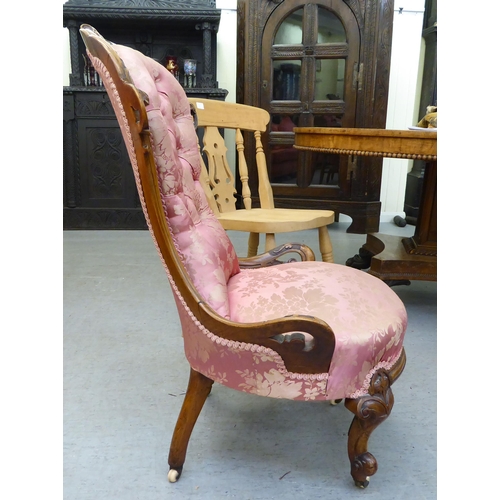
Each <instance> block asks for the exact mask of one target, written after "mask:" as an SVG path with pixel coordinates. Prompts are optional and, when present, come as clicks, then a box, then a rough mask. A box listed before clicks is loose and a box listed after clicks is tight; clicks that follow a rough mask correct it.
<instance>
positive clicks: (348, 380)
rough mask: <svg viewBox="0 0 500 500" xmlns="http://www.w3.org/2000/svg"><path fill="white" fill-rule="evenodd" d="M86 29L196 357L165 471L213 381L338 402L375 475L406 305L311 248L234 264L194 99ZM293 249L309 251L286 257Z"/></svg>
mask: <svg viewBox="0 0 500 500" xmlns="http://www.w3.org/2000/svg"><path fill="white" fill-rule="evenodd" d="M80 32H81V34H82V37H83V40H84V42H85V45H86V47H87V53H88V55H89V58H90V60H91V61H92V64H93V65H94V67H95V68H96V70H97V71H98V72H99V75H100V76H101V78H102V81H103V83H104V86H105V88H106V91H107V92H108V95H109V98H110V101H111V103H112V105H113V109H114V110H115V113H116V116H117V119H118V123H119V125H120V129H121V132H122V135H123V140H124V142H125V144H126V147H127V151H128V154H129V157H130V162H131V165H132V169H133V172H134V177H135V181H136V184H137V190H138V194H139V199H140V201H141V205H142V209H143V211H144V216H145V218H146V222H147V224H148V227H149V230H150V233H151V236H152V238H153V241H154V243H155V245H156V248H157V250H158V254H159V256H160V259H161V261H162V263H163V265H164V268H165V271H166V275H167V278H168V280H169V282H170V285H171V287H172V291H173V297H174V301H175V305H176V307H177V311H178V314H179V319H180V324H181V328H182V336H183V341H184V351H185V355H186V358H187V360H188V362H189V365H190V378H189V382H188V388H187V391H186V396H185V399H184V402H183V404H182V408H181V411H180V414H179V417H178V420H177V424H176V426H175V429H174V432H173V436H172V441H171V445H170V453H169V457H168V463H169V466H170V470H169V472H168V480H169V481H170V482H176V481H177V480H178V479H179V477H180V476H181V473H182V471H183V468H184V463H185V459H186V453H187V447H188V443H189V440H190V437H191V433H192V431H193V428H194V425H195V424H196V421H197V420H198V417H199V415H200V412H201V410H202V408H203V406H204V404H205V401H206V399H207V396H208V395H209V393H210V391H211V390H212V386H213V383H214V382H217V383H219V384H221V385H224V386H227V387H231V388H233V389H235V390H238V391H242V392H247V393H252V394H258V395H261V396H266V397H274V398H282V399H291V400H305V401H315V402H318V401H331V400H339V399H344V400H345V407H346V408H347V409H348V410H349V411H351V412H352V413H353V414H354V418H353V420H352V423H351V426H350V428H349V431H348V438H347V453H348V457H349V462H350V467H351V476H352V477H353V479H354V482H355V484H356V485H358V486H360V487H366V486H367V485H368V479H369V477H370V476H372V475H373V474H375V472H376V471H377V461H376V460H375V458H374V456H373V455H372V454H371V453H370V452H368V449H367V447H368V439H369V437H370V435H371V433H372V431H373V430H374V429H375V428H376V427H377V426H378V425H379V424H380V423H381V422H383V421H384V420H386V418H387V417H388V416H389V414H390V413H391V409H392V407H393V404H394V398H393V394H392V385H393V383H394V381H395V380H396V379H397V378H398V377H399V376H400V374H401V373H402V371H403V369H404V366H405V360H406V355H405V350H404V347H403V340H404V336H405V331H406V327H407V314H406V310H405V307H404V305H403V303H402V302H401V300H400V299H399V297H398V296H397V295H396V294H395V293H394V292H393V290H392V289H391V288H389V287H388V286H387V285H386V284H385V283H384V282H383V281H381V280H379V279H377V278H374V277H373V276H370V275H369V274H367V273H365V272H362V271H359V270H357V269H353V268H350V267H347V266H343V265H339V264H333V263H327V262H317V261H315V260H314V255H313V253H312V251H311V250H310V248H309V247H307V246H305V245H299V244H293V243H290V244H285V245H282V246H281V247H278V248H276V249H273V250H272V251H270V252H268V253H266V254H262V255H258V256H254V257H251V258H243V259H238V258H237V256H236V253H235V250H234V247H233V245H232V244H231V241H230V239H229V238H228V236H227V233H226V231H225V230H224V228H223V227H222V225H221V223H220V221H219V219H218V218H217V216H216V215H215V214H214V212H213V210H212V209H211V207H210V201H209V199H208V198H207V196H206V194H205V186H204V185H203V183H204V181H203V179H202V177H203V173H202V171H203V168H202V165H201V163H200V153H199V149H198V141H197V137H196V132H195V128H194V126H193V117H192V115H191V109H190V104H189V102H188V100H187V97H186V94H185V92H184V90H183V89H182V87H181V86H180V84H179V82H177V80H176V79H175V78H174V77H173V75H171V74H170V73H169V72H168V71H167V70H166V69H165V68H164V67H163V66H161V65H160V64H159V63H157V62H156V61H154V60H152V59H150V58H149V57H146V56H145V55H143V54H141V53H140V52H138V51H136V50H133V49H131V48H129V47H125V46H121V45H115V44H112V43H110V42H107V41H106V40H105V39H104V38H103V37H102V36H101V35H99V33H98V32H97V31H96V30H95V29H94V28H92V27H91V26H89V25H82V27H81V29H80ZM292 253H293V254H294V255H295V256H297V255H298V256H299V257H300V259H301V260H300V261H298V262H294V261H289V262H286V263H280V258H281V257H282V256H287V255H289V254H292ZM136 313H137V314H141V311H140V310H138V311H136ZM145 323H146V320H145ZM165 327H166V328H168V327H170V325H166V326H165ZM166 362H168V360H166ZM320 409H321V408H320ZM204 423H205V424H206V425H207V426H213V425H218V423H217V422H210V423H206V422H204ZM200 425H201V424H200ZM263 425H265V423H264V422H263ZM311 432H314V429H312V430H311ZM388 445H389V444H388ZM259 460H261V461H265V458H262V459H259ZM210 466H211V467H212V466H214V467H215V465H210ZM186 473H188V474H196V472H195V471H188V472H186Z"/></svg>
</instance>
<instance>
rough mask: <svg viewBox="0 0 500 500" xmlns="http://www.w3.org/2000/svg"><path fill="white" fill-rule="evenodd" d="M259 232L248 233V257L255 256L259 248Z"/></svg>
mask: <svg viewBox="0 0 500 500" xmlns="http://www.w3.org/2000/svg"><path fill="white" fill-rule="evenodd" d="M259 236H260V235H259V233H250V234H249V235H248V255H247V257H255V256H256V255H257V250H258V249H259Z"/></svg>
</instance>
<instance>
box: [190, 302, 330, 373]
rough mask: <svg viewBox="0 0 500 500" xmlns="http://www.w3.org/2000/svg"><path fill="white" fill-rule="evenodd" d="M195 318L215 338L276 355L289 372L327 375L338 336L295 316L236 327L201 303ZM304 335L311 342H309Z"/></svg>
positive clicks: (316, 322) (316, 320) (313, 320)
mask: <svg viewBox="0 0 500 500" xmlns="http://www.w3.org/2000/svg"><path fill="white" fill-rule="evenodd" d="M197 313H199V316H198V314H196V316H198V317H199V318H200V321H201V322H202V324H203V325H204V326H205V327H206V328H207V329H208V330H210V331H211V332H213V333H215V334H216V335H218V336H220V337H222V338H225V339H228V340H233V341H236V342H246V343H249V344H257V345H262V346H264V347H269V348H270V349H273V350H274V351H276V352H277V353H278V354H279V355H280V356H281V357H282V358H283V361H284V363H285V366H286V368H287V370H288V371H290V372H295V373H311V374H313V373H327V372H328V371H329V368H330V363H331V360H332V356H333V351H334V349H335V334H334V333H333V330H332V329H331V328H330V326H329V325H328V324H327V323H326V322H325V321H323V320H321V319H319V318H315V317H313V316H302V315H293V316H285V317H283V318H277V319H273V320H269V321H260V322H255V323H236V322H234V321H230V320H227V319H224V318H221V316H218V315H217V314H216V313H215V312H214V311H213V310H212V309H211V308H210V306H209V305H208V304H205V303H204V302H200V303H199V304H198V311H197ZM302 332H306V333H308V334H309V335H310V336H311V337H312V340H310V341H308V342H306V340H305V337H304V335H303V333H302Z"/></svg>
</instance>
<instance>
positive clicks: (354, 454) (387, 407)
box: [344, 351, 406, 488]
mask: <svg viewBox="0 0 500 500" xmlns="http://www.w3.org/2000/svg"><path fill="white" fill-rule="evenodd" d="M405 363H406V355H405V353H404V351H403V353H402V355H401V357H400V359H399V361H398V362H397V363H396V365H395V366H394V367H393V368H392V369H391V371H390V372H388V371H387V370H384V369H380V370H377V372H375V373H374V375H373V377H372V379H371V382H370V388H369V390H368V394H367V395H366V396H361V397H360V398H358V399H346V400H345V403H344V404H345V407H346V408H347V409H348V410H349V411H351V412H352V413H354V418H353V420H352V423H351V426H350V428H349V435H348V442H347V452H348V455H349V460H350V462H351V476H352V477H353V479H354V483H355V484H356V486H359V487H360V488H366V487H367V486H368V484H369V480H370V476H373V475H374V474H375V473H376V472H377V468H378V466H377V460H376V459H375V457H374V456H373V455H372V454H371V453H370V452H369V451H368V439H369V438H370V435H371V433H372V432H373V431H374V429H375V428H376V427H378V426H379V425H380V424H381V423H382V422H383V421H384V420H385V419H386V418H387V417H388V416H389V415H390V413H391V410H392V407H393V405H394V396H393V394H392V389H391V385H392V383H393V382H394V381H395V380H396V379H397V378H398V377H399V375H400V374H401V372H402V371H403V368H404V366H405Z"/></svg>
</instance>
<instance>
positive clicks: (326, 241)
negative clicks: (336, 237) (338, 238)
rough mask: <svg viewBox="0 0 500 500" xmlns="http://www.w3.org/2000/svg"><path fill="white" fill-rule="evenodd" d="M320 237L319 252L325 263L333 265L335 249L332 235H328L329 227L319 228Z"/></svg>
mask: <svg viewBox="0 0 500 500" xmlns="http://www.w3.org/2000/svg"><path fill="white" fill-rule="evenodd" d="M318 236H319V251H320V252H321V257H322V259H323V262H331V263H332V264H333V247H332V241H331V240H330V235H329V234H328V227H327V226H323V227H319V228H318Z"/></svg>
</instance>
